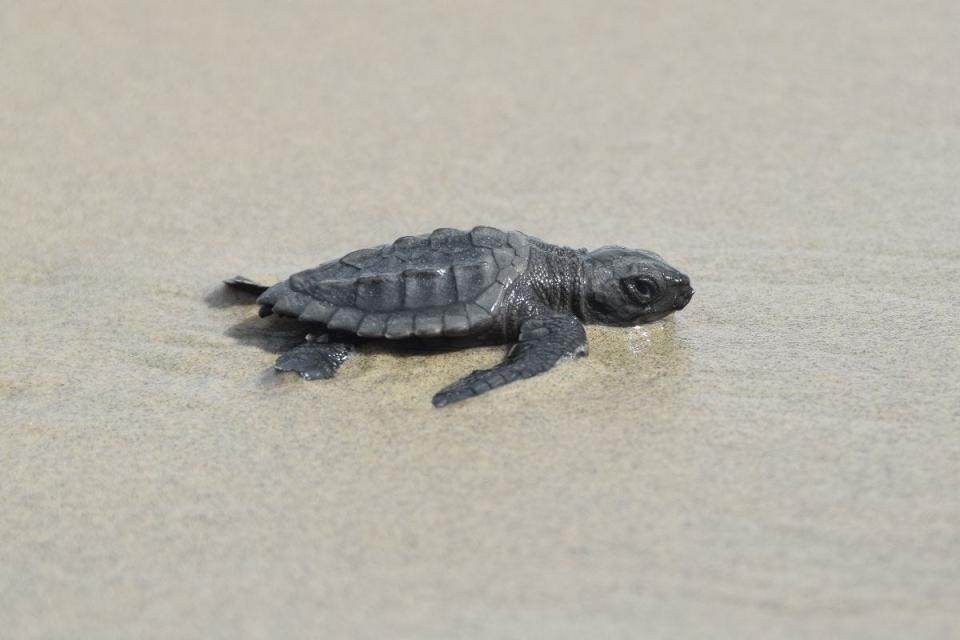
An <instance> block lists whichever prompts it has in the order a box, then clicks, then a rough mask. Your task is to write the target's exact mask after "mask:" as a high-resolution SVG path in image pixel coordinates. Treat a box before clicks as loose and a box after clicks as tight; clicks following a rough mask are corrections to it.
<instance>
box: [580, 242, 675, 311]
mask: <svg viewBox="0 0 960 640" xmlns="http://www.w3.org/2000/svg"><path fill="white" fill-rule="evenodd" d="M584 275H585V280H586V282H585V287H584V292H583V307H584V316H585V317H584V320H585V321H587V322H593V323H598V324H608V325H614V326H620V327H623V326H631V325H637V324H643V323H645V322H653V321H654V320H659V319H660V318H663V317H664V316H667V315H669V314H671V313H673V312H674V311H678V310H680V309H683V308H684V307H685V306H687V303H688V302H690V298H691V297H692V296H693V289H692V288H691V287H690V278H688V277H687V276H686V275H684V274H682V273H680V272H679V271H677V270H676V269H674V268H673V267H671V266H670V265H669V264H667V263H666V261H664V259H663V258H661V257H660V256H658V255H657V254H655V253H653V252H651V251H639V250H634V249H624V248H623V247H601V248H600V249H597V250H596V251H591V252H590V253H588V254H586V256H585V259H584Z"/></svg>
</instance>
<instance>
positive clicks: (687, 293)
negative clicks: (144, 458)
mask: <svg viewBox="0 0 960 640" xmlns="http://www.w3.org/2000/svg"><path fill="white" fill-rule="evenodd" d="M692 297H693V287H691V286H690V285H689V284H685V285H683V286H682V287H681V289H680V291H679V292H678V293H677V297H676V299H675V300H674V301H673V308H674V309H676V310H677V311H679V310H680V309H683V308H684V307H685V306H687V304H688V303H689V302H690V298H692Z"/></svg>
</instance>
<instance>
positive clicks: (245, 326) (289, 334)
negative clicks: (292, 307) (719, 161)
mask: <svg viewBox="0 0 960 640" xmlns="http://www.w3.org/2000/svg"><path fill="white" fill-rule="evenodd" d="M308 333H310V330H309V328H308V327H305V325H304V324H303V323H302V322H297V321H295V320H288V319H285V318H257V317H254V318H247V319H246V320H241V321H240V322H238V323H236V324H235V325H233V326H232V327H230V328H228V329H227V330H226V331H225V332H224V334H225V335H226V336H227V337H229V338H233V339H234V340H236V341H237V342H239V343H240V344H243V345H247V346H253V347H257V348H258V349H261V350H263V351H267V352H269V353H276V354H281V353H284V352H286V351H289V350H290V349H293V348H294V347H296V346H297V345H300V344H303V343H304V341H305V340H306V336H307V334H308Z"/></svg>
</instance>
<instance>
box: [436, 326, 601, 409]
mask: <svg viewBox="0 0 960 640" xmlns="http://www.w3.org/2000/svg"><path fill="white" fill-rule="evenodd" d="M586 354H587V334H586V331H584V329H583V325H582V324H580V321H579V320H577V319H576V318H575V317H573V316H567V315H544V316H537V317H533V318H530V319H529V320H526V321H525V322H524V323H523V325H521V327H520V340H519V342H517V344H515V345H514V346H513V347H512V348H511V349H510V351H509V352H508V353H507V357H506V359H505V360H504V361H503V362H501V363H500V364H498V365H497V366H495V367H493V368H492V369H478V370H477V371H474V372H473V373H471V374H470V375H468V376H466V377H465V378H463V379H462V380H458V381H457V382H454V383H453V384H451V385H450V386H448V387H446V388H444V389H443V390H441V391H440V392H439V393H437V395H435V396H433V404H434V406H436V407H444V406H446V405H448V404H453V403H454V402H459V401H460V400H466V399H467V398H472V397H473V396H478V395H480V394H482V393H486V392H487V391H490V390H491V389H495V388H497V387H502V386H503V385H505V384H509V383H511V382H513V381H514V380H520V379H521V378H530V377H532V376H535V375H537V374H540V373H543V372H545V371H549V370H550V369H552V368H553V367H554V366H555V365H556V364H557V363H558V362H560V360H562V359H564V358H575V357H578V356H584V355H586Z"/></svg>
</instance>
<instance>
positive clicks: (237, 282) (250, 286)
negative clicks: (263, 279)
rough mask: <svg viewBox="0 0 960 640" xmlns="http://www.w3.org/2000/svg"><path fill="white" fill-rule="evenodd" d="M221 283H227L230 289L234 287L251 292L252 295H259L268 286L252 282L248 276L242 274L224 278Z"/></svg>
mask: <svg viewBox="0 0 960 640" xmlns="http://www.w3.org/2000/svg"><path fill="white" fill-rule="evenodd" d="M223 284H225V285H227V286H228V287H230V288H231V289H236V290H237V291H244V292H246V293H252V294H253V295H256V296H258V295H260V294H261V293H263V292H264V291H266V290H267V289H269V288H270V287H268V286H266V285H262V284H260V283H258V282H254V281H253V280H251V279H249V278H245V277H243V276H234V277H232V278H230V279H229V280H224V281H223Z"/></svg>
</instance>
